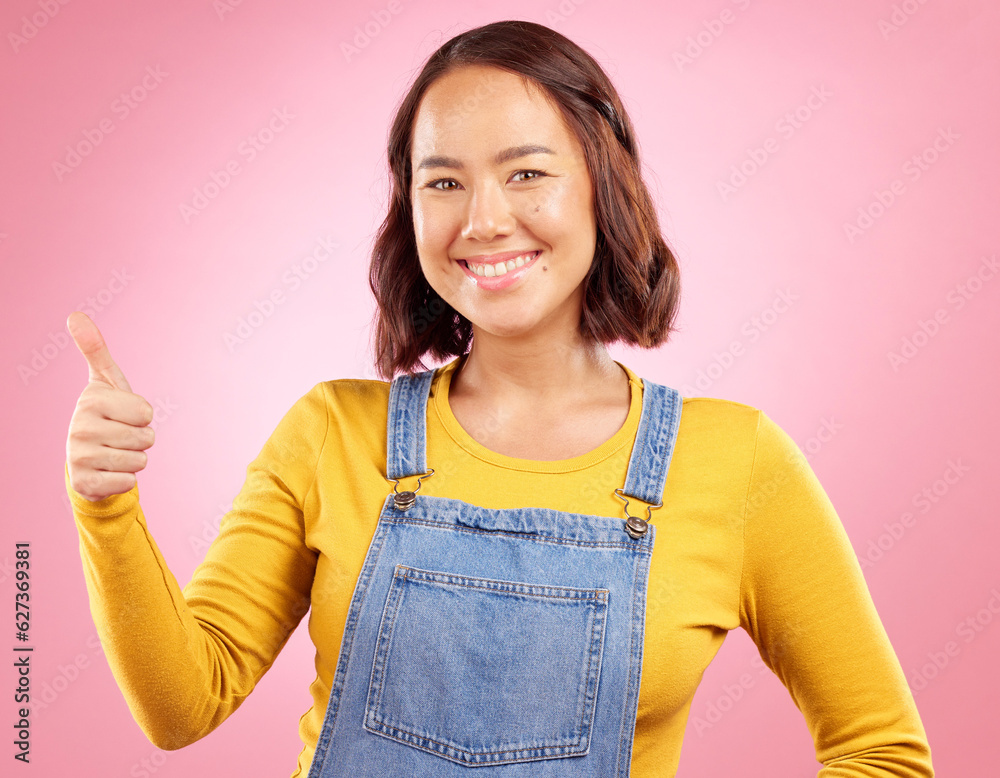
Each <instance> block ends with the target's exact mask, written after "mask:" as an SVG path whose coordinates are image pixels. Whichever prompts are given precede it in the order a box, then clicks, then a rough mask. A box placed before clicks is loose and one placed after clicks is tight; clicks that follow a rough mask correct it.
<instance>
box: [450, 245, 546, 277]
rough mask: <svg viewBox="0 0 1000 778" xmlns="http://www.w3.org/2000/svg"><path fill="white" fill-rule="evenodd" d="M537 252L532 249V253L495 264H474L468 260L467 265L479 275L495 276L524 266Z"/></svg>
mask: <svg viewBox="0 0 1000 778" xmlns="http://www.w3.org/2000/svg"><path fill="white" fill-rule="evenodd" d="M534 256H535V252H534V251H532V252H531V253H530V254H522V255H521V256H519V257H517V258H516V259H508V260H507V261H506V262H497V263H495V264H492V265H491V264H488V263H484V264H482V265H472V264H469V263H468V262H466V263H465V264H466V266H467V267H468V268H469V270H471V271H472V272H473V273H475V274H476V275H477V276H484V277H485V278H495V277H496V276H502V275H506V274H507V273H509V272H510V271H511V270H516V269H517V268H519V267H524V266H525V265H526V264H528V262H530V261H531V260H532V258H534Z"/></svg>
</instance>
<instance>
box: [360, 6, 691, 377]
mask: <svg viewBox="0 0 1000 778" xmlns="http://www.w3.org/2000/svg"><path fill="white" fill-rule="evenodd" d="M463 65H482V66H492V67H497V68H500V69H502V70H506V71H509V72H511V73H515V74H518V75H520V76H521V78H522V79H523V80H525V83H526V84H528V83H531V82H534V84H535V85H540V86H541V87H543V93H545V94H547V96H548V97H549V98H550V99H552V100H554V101H555V103H556V104H557V105H558V106H559V108H560V110H561V111H562V114H563V117H564V118H565V120H566V121H567V123H568V124H569V126H570V128H571V129H572V130H573V131H574V132H575V133H576V136H577V138H578V139H579V141H580V143H581V145H582V146H583V151H584V155H585V157H586V160H587V167H588V169H589V171H590V176H591V179H592V180H593V182H594V210H595V216H596V223H597V243H596V247H595V251H594V261H593V263H592V264H591V267H590V271H589V272H588V273H587V276H586V278H585V279H584V283H585V285H586V287H585V288H586V295H585V297H584V306H583V313H582V316H581V320H580V328H581V332H582V333H583V334H584V336H585V337H588V338H590V339H593V340H595V341H599V342H601V343H605V344H607V343H617V342H619V341H624V342H625V343H627V344H629V345H633V346H640V347H642V348H655V347H656V346H658V345H660V344H661V343H663V342H665V341H666V339H667V338H668V336H669V334H670V332H672V331H673V330H674V329H675V328H674V326H673V324H674V320H675V318H676V315H677V309H678V304H679V301H680V274H679V270H678V267H677V260H676V258H675V257H674V255H673V253H672V252H671V251H670V249H669V248H668V247H667V245H666V243H665V242H664V240H663V237H662V236H661V234H660V227H659V220H658V218H657V214H656V210H655V208H654V206H653V201H652V198H651V197H650V195H649V192H648V190H647V189H646V185H645V183H644V182H643V180H642V174H641V171H640V163H639V153H638V144H637V142H636V138H635V134H634V131H633V129H632V123H631V122H630V121H629V118H628V115H627V114H626V113H625V109H624V108H623V106H622V103H621V99H620V98H619V96H618V93H617V91H616V90H615V88H614V86H613V85H612V84H611V81H610V80H609V79H608V76H607V75H606V74H605V72H604V71H603V70H602V69H601V66H600V65H598V64H597V62H596V61H595V60H594V59H593V57H591V56H590V55H589V54H588V53H587V52H586V51H584V50H583V49H582V48H580V47H579V46H578V45H576V44H575V43H573V42H572V41H571V40H569V39H568V38H566V37H565V36H564V35H561V34H560V33H558V32H556V31H554V30H551V29H549V28H548V27H545V26H543V25H541V24H535V23H533V22H526V21H502V22H493V23H492V24H487V25H485V26H483V27H477V28H475V29H473V30H468V31H467V32H464V33H461V34H460V35H457V36H455V37H454V38H452V39H451V40H449V41H448V42H447V43H445V44H444V45H443V46H441V47H440V48H439V49H438V50H437V51H435V52H434V53H433V54H432V55H431V56H430V58H429V59H428V60H427V63H426V64H425V65H424V67H423V70H421V71H420V74H419V75H418V76H417V79H416V81H414V83H413V85H412V86H411V87H410V91H409V92H407V94H406V96H405V97H404V98H403V100H402V102H401V103H400V105H399V108H398V109H397V110H396V115H395V118H394V119H393V122H392V128H391V130H390V133H389V142H388V149H387V152H388V161H389V169H390V172H391V175H392V191H391V194H390V203H389V212H388V214H387V215H386V217H385V221H383V222H382V226H381V227H380V228H379V231H378V235H377V237H376V239H375V243H374V246H373V248H372V260H371V267H370V270H369V277H368V280H369V285H370V286H371V289H372V293H373V294H374V295H375V300H376V302H377V304H378V309H377V310H376V312H375V316H374V322H375V330H374V339H375V343H374V353H375V368H376V370H377V371H378V372H379V374H380V375H381V376H383V377H384V378H386V379H389V380H391V379H392V378H393V377H394V376H395V375H396V373H398V372H405V373H412V372H416V370H426V369H427V367H428V366H427V365H425V364H424V363H423V362H422V361H421V357H423V356H424V355H425V354H427V353H429V354H430V355H431V356H432V357H434V358H435V359H437V360H446V359H448V358H449V357H455V356H461V355H462V354H465V353H466V352H468V350H469V346H470V344H471V342H472V324H471V323H470V322H469V320H468V319H466V318H465V317H464V316H462V315H461V314H460V313H459V312H458V311H456V310H455V309H454V308H452V307H451V306H450V305H449V304H448V303H446V302H445V301H444V300H442V299H441V297H440V296H439V295H438V294H437V293H436V292H435V291H434V290H433V289H432V288H431V286H430V284H428V283H427V280H426V278H424V274H423V271H422V270H421V268H420V263H419V260H418V254H417V246H416V238H415V235H414V229H413V213H412V210H411V204H410V185H411V181H412V169H411V162H410V156H411V130H412V128H413V123H414V120H415V119H416V115H417V109H418V108H419V106H420V101H421V99H422V98H423V95H424V93H425V92H426V91H427V89H428V87H430V85H431V84H432V83H433V82H434V81H435V80H436V79H438V78H440V77H441V76H443V75H444V74H445V73H447V72H449V71H450V70H453V69H455V68H458V67H461V66H463ZM466 102H467V103H469V101H466ZM476 102H477V100H476V99H473V100H472V101H471V104H469V105H466V106H464V110H475V103H476ZM460 108H463V107H460ZM415 366H416V367H415Z"/></svg>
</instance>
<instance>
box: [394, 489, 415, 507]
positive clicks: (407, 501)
mask: <svg viewBox="0 0 1000 778" xmlns="http://www.w3.org/2000/svg"><path fill="white" fill-rule="evenodd" d="M392 500H393V502H394V503H395V504H396V510H397V511H405V510H407V509H408V508H410V507H411V506H412V505H413V503H415V502H416V501H417V493H416V492H396V494H395V496H394V497H393V498H392Z"/></svg>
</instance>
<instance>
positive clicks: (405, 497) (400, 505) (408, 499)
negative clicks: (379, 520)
mask: <svg viewBox="0 0 1000 778" xmlns="http://www.w3.org/2000/svg"><path fill="white" fill-rule="evenodd" d="M432 475H434V469H433V468H431V469H429V470H428V471H427V472H426V473H424V474H423V475H421V476H420V477H419V478H417V488H416V489H414V490H413V491H403V492H397V491H396V487H397V486H399V479H398V478H391V479H389V480H391V481H393V485H392V493H393V494H394V495H395V496H394V497H393V498H392V501H393V504H394V505H395V506H396V510H397V511H405V510H409V508H410V507H411V506H412V505H413V503H415V502H416V501H417V492H419V491H420V482H421V481H423V480H424V479H425V478H430V477H431V476H432ZM407 477H409V476H407Z"/></svg>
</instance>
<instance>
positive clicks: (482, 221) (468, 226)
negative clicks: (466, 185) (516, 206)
mask: <svg viewBox="0 0 1000 778" xmlns="http://www.w3.org/2000/svg"><path fill="white" fill-rule="evenodd" d="M514 227H515V224H514V214H513V211H512V209H511V204H510V202H509V201H508V199H507V195H506V193H505V192H504V191H503V189H502V188H499V187H486V188H481V189H477V190H476V191H475V193H474V194H473V195H472V197H470V198H469V201H468V205H467V206H466V212H465V220H464V223H463V225H462V237H463V238H465V239H466V240H478V241H484V242H488V241H491V240H493V239H494V238H495V237H496V236H497V235H510V234H511V233H513V232H514Z"/></svg>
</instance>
